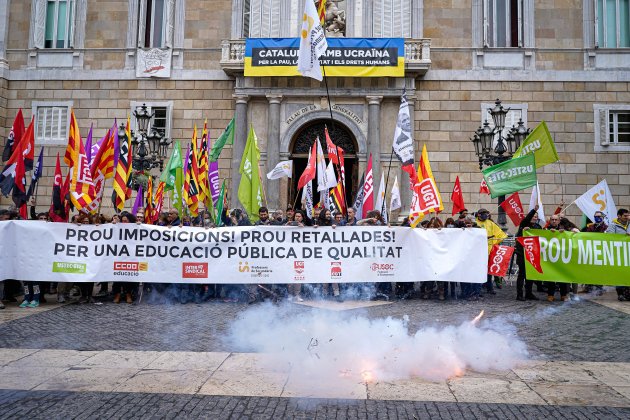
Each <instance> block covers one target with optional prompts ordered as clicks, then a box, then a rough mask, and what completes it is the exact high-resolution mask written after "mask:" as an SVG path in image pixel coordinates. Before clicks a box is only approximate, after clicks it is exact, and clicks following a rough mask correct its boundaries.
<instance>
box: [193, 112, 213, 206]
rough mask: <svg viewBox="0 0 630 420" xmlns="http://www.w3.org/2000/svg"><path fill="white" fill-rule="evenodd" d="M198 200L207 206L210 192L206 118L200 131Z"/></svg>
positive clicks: (210, 195)
mask: <svg viewBox="0 0 630 420" xmlns="http://www.w3.org/2000/svg"><path fill="white" fill-rule="evenodd" d="M197 156H198V157H199V201H201V202H202V203H205V206H206V208H209V207H210V205H209V203H208V202H209V201H210V203H211V197H212V194H211V193H210V182H209V179H208V120H205V121H204V122H203V132H202V133H201V144H200V145H199V152H198V153H197Z"/></svg>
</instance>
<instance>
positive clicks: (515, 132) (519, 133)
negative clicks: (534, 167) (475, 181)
mask: <svg viewBox="0 0 630 420" xmlns="http://www.w3.org/2000/svg"><path fill="white" fill-rule="evenodd" d="M509 111H510V108H508V109H505V108H503V105H501V101H500V100H499V99H497V100H496V101H495V102H494V107H492V108H491V109H489V110H488V113H489V114H490V116H491V117H492V121H493V122H494V127H490V124H489V123H488V120H485V122H484V123H483V126H481V127H479V128H478V129H477V131H475V134H474V135H473V138H471V139H470V140H471V141H472V142H473V145H474V146H475V154H476V155H477V157H478V158H479V169H480V170H481V169H483V167H484V165H485V166H493V165H498V164H499V163H501V162H505V161H506V160H509V159H512V156H513V155H514V153H515V152H516V150H518V148H519V147H520V145H521V143H522V142H523V140H525V138H527V136H528V135H529V133H530V130H529V129H528V128H526V127H525V125H524V123H523V120H522V119H520V120H519V121H518V125H517V126H516V127H514V126H512V128H510V130H509V131H508V132H507V133H506V134H505V137H504V135H503V130H504V129H505V116H506V115H507V114H508V112H509ZM498 199H499V210H498V220H497V221H498V224H499V226H501V228H502V229H503V230H506V229H507V227H506V226H507V219H506V218H505V211H504V210H503V208H502V207H501V203H503V201H504V200H505V196H504V195H502V196H499V197H498Z"/></svg>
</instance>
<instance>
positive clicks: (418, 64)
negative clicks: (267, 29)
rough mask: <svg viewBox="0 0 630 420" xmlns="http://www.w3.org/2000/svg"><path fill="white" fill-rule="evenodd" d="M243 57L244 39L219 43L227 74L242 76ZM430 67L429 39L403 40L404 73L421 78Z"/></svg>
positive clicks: (223, 67)
mask: <svg viewBox="0 0 630 420" xmlns="http://www.w3.org/2000/svg"><path fill="white" fill-rule="evenodd" d="M244 55H245V40H244V39H229V40H227V39H226V40H224V41H223V42H222V43H221V61H220V63H219V64H220V65H221V68H222V69H223V71H225V72H226V73H227V74H230V75H235V74H242V73H243V68H244V60H243V57H244ZM430 67H431V39H429V38H422V39H406V40H405V72H406V73H408V74H409V75H416V76H421V75H423V74H425V73H426V72H427V71H428V70H429V68H430Z"/></svg>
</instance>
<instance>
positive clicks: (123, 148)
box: [112, 116, 132, 211]
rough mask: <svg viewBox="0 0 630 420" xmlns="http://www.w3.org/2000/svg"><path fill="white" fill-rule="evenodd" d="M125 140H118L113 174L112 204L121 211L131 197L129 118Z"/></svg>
mask: <svg viewBox="0 0 630 420" xmlns="http://www.w3.org/2000/svg"><path fill="white" fill-rule="evenodd" d="M125 137H126V138H125V139H119V147H120V150H119V153H118V164H117V165H116V170H115V173H114V193H113V194H112V202H113V203H114V207H115V208H116V209H118V211H121V210H122V209H123V208H124V207H125V201H127V200H128V199H129V198H130V197H131V187H130V183H131V161H132V155H131V129H130V123H129V116H127V126H126V127H125Z"/></svg>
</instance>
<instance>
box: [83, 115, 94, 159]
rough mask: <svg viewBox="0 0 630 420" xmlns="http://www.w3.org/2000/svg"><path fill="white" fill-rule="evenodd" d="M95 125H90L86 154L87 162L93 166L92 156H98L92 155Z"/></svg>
mask: <svg viewBox="0 0 630 420" xmlns="http://www.w3.org/2000/svg"><path fill="white" fill-rule="evenodd" d="M93 126H94V123H92V124H90V132H89V133H88V136H87V140H85V154H86V156H87V161H88V164H89V165H92V156H96V155H93V154H92V128H93Z"/></svg>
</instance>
